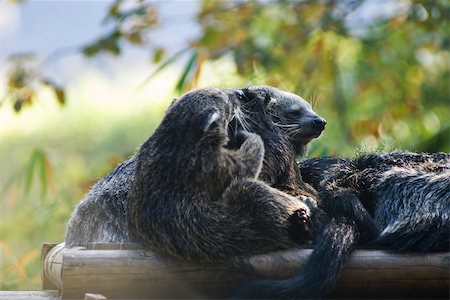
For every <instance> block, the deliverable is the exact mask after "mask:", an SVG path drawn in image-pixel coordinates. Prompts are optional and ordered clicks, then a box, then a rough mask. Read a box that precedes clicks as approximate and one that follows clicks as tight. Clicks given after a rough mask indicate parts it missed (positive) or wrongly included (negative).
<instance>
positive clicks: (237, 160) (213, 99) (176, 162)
mask: <svg viewBox="0 0 450 300" xmlns="http://www.w3.org/2000/svg"><path fill="white" fill-rule="evenodd" d="M230 93H231V94H233V92H232V91H222V90H218V89H203V90H197V91H194V92H191V93H188V94H186V95H184V96H183V97H182V98H181V99H179V100H178V101H176V102H175V103H174V104H173V105H172V106H171V107H170V108H169V110H168V111H167V113H166V115H165V117H164V119H163V120H162V122H161V124H160V125H159V127H158V128H157V129H156V131H155V132H154V133H153V135H152V136H151V137H150V138H149V139H148V140H147V141H146V142H144V144H143V145H142V146H141V148H140V149H139V151H138V153H137V154H136V170H135V175H134V177H135V178H134V181H133V182H132V184H131V188H130V191H129V193H128V198H127V199H128V216H129V230H130V237H131V239H133V240H139V241H140V242H142V243H143V244H144V245H145V246H147V247H149V248H151V249H153V250H155V251H156V252H159V253H163V254H165V255H169V256H172V257H175V258H179V259H183V260H191V261H214V262H217V261H227V260H229V259H230V258H232V257H239V256H244V255H245V256H247V255H252V254H257V253H264V252H268V251H273V250H279V249H287V248H292V247H295V246H296V244H295V243H294V242H293V241H292V240H291V239H290V238H289V234H288V231H289V228H290V226H292V220H291V218H292V216H294V217H295V218H296V219H297V222H296V226H298V225H299V224H300V225H301V226H303V227H304V228H303V229H304V230H303V231H304V232H305V233H307V232H308V230H307V229H308V223H309V219H310V215H311V209H313V208H314V200H313V199H312V198H310V197H307V196H298V197H293V196H290V195H288V194H287V193H284V192H282V191H280V190H277V189H274V188H272V187H270V186H269V185H268V184H267V183H264V182H263V181H261V180H258V175H259V174H260V171H261V168H262V166H263V160H264V152H265V150H264V142H263V140H262V139H261V137H260V136H258V135H257V134H254V133H250V132H248V131H243V130H240V131H238V132H235V133H234V134H229V131H230V124H233V123H232V120H233V118H234V116H235V112H236V110H237V109H238V107H237V106H236V101H234V100H233V98H234V97H233V96H234V95H230ZM230 138H232V139H235V140H234V141H232V142H231V143H230ZM230 145H233V146H230Z"/></svg>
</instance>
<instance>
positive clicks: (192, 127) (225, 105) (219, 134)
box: [160, 88, 234, 145]
mask: <svg viewBox="0 0 450 300" xmlns="http://www.w3.org/2000/svg"><path fill="white" fill-rule="evenodd" d="M233 106H234V103H233V102H231V101H229V96H228V95H226V94H225V93H224V92H223V91H222V90H220V89H214V88H208V89H199V90H195V91H191V92H189V93H186V94H185V95H183V96H182V97H181V98H180V99H178V100H174V101H173V102H172V104H171V105H170V107H169V108H168V110H167V112H166V115H165V117H164V119H163V121H162V123H161V126H160V127H161V128H164V129H165V131H170V135H169V136H168V138H169V137H174V138H173V139H172V140H176V141H184V140H185V141H189V143H191V144H193V145H194V144H202V143H208V144H211V143H212V144H225V143H226V142H227V140H228V133H227V128H228V124H229V123H230V122H231V120H232V119H233V116H234V114H233V112H234V108H233Z"/></svg>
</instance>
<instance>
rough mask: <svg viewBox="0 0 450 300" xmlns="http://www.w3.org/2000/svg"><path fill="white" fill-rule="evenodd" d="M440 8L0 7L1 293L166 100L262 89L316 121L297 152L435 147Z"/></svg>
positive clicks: (442, 42)
mask: <svg viewBox="0 0 450 300" xmlns="http://www.w3.org/2000/svg"><path fill="white" fill-rule="evenodd" d="M449 13H450V2H449V1H448V0H435V1H431V0H430V1H428V0H422V1H420V0H418V1H412V0H365V1H364V0H360V1H358V0H342V1H336V0H334V1H333V0H322V1H308V0H304V1H281V0H280V1H263V0H261V1H257V0H254V1H225V0H224V1H207V0H199V1H193V0H192V1H191V0H186V1H181V0H180V1H162V0H161V1H98V2H96V1H63V0H61V1H1V2H0V66H1V67H0V170H1V172H0V285H1V286H0V289H2V290H33V289H40V275H39V274H40V273H39V272H40V266H39V261H40V257H39V256H40V248H41V245H42V243H44V242H47V243H51V242H55V243H57V242H61V241H63V239H64V228H65V223H66V222H67V220H68V217H69V215H70V212H71V210H72V209H73V207H74V206H75V205H76V204H77V203H78V201H79V200H80V199H81V198H82V197H83V195H84V194H85V193H86V192H87V191H88V190H89V188H90V186H91V185H92V184H93V183H95V182H96V181H97V180H98V179H99V178H101V177H102V176H105V175H106V174H107V173H108V172H109V171H110V170H111V169H113V168H114V167H115V166H116V165H117V164H118V163H119V162H121V161H122V160H124V159H126V158H127V157H129V156H130V155H132V154H133V153H134V151H135V149H136V148H137V147H138V146H139V144H141V143H142V142H143V141H144V140H145V139H146V138H147V137H148V136H149V135H150V134H151V133H152V131H153V130H154V128H155V126H157V124H158V122H159V121H160V120H161V118H162V116H163V114H164V111H165V109H166V107H167V106H168V104H169V103H170V101H171V100H172V99H173V98H174V97H178V96H179V95H181V94H182V93H183V92H185V91H187V90H190V89H193V88H198V87H206V86H216V87H236V86H247V85H256V84H268V85H272V86H275V87H278V88H280V89H282V90H287V91H290V92H293V93H297V94H299V95H301V96H302V97H303V98H305V99H308V100H309V101H311V103H312V105H313V107H314V109H315V110H316V111H317V112H318V113H319V114H320V115H321V116H323V117H324V118H326V119H327V121H328V125H327V128H326V130H325V132H324V134H323V135H322V137H321V138H319V139H318V140H317V141H315V142H314V143H313V145H312V146H311V148H310V151H309V153H308V156H310V157H314V156H323V155H341V156H349V157H352V156H354V155H356V154H357V153H360V152H364V151H375V150H380V151H390V150H395V149H402V150H411V151H427V152H435V151H445V152H449V151H450V90H449V70H450V67H449V62H450V52H449V45H450V34H449V28H450V27H449V26H448V25H449V24H448V20H449Z"/></svg>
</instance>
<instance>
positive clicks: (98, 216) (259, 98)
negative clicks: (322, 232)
mask: <svg viewBox="0 0 450 300" xmlns="http://www.w3.org/2000/svg"><path fill="white" fill-rule="evenodd" d="M223 91H224V92H225V93H227V94H228V95H229V96H230V97H231V98H232V99H233V100H232V101H235V105H236V107H235V108H236V109H235V111H234V115H235V116H234V118H233V119H232V120H231V121H230V125H229V130H230V135H231V136H233V135H234V134H236V133H237V132H238V131H239V130H246V131H249V132H254V133H257V134H258V135H260V136H261V138H262V140H263V142H264V148H265V157H264V161H263V167H262V170H261V172H260V174H259V179H260V180H262V181H264V182H266V183H268V184H269V185H270V186H272V187H274V188H277V189H280V190H282V191H285V192H287V193H288V194H290V195H293V196H300V195H305V196H311V197H313V198H314V197H316V194H315V190H314V189H313V188H312V187H311V186H310V185H307V184H305V183H304V182H303V180H302V179H301V175H300V172H298V168H297V165H296V163H295V157H296V155H297V154H298V153H297V154H296V153H295V151H293V150H292V145H294V143H293V142H292V141H291V139H295V140H296V141H297V142H296V143H295V145H296V147H297V149H298V151H300V152H302V153H303V152H304V151H305V149H306V146H307V144H308V143H309V141H310V140H311V139H312V138H314V137H317V136H318V135H320V133H321V132H322V130H323V129H324V126H325V121H324V120H323V119H321V118H320V116H318V115H317V114H316V113H315V112H314V111H313V110H312V109H311V106H309V104H308V103H307V102H306V101H305V100H303V99H301V98H300V97H299V96H297V95H294V94H291V93H286V92H282V91H280V90H278V89H275V88H272V87H267V86H258V87H250V88H246V89H226V90H223ZM174 103H175V102H174ZM274 103H276V105H275V104H274ZM268 106H270V110H268V109H267V107H268ZM284 111H286V112H289V114H287V113H286V114H285V113H284ZM294 112H296V113H294ZM283 115H286V116H287V117H288V118H290V119H289V122H290V124H291V125H289V126H287V125H286V123H287V121H288V119H286V120H280V118H281V116H283ZM272 116H276V118H277V120H278V122H273V120H272ZM319 120H322V121H319ZM319 123H320V124H319ZM284 130H287V132H289V134H287V133H284ZM235 140H237V139H231V140H230V141H229V147H231V148H232V147H233V145H232V144H233V141H235ZM234 147H236V145H234ZM135 169H136V156H132V157H131V158H130V159H128V160H127V161H125V162H124V163H122V164H121V165H119V166H118V167H117V168H116V169H115V170H113V171H112V172H111V173H110V174H108V175H107V176H106V177H104V178H102V179H100V180H99V181H98V183H97V184H95V185H94V186H93V187H92V189H91V191H90V192H89V193H88V194H87V195H86V196H85V198H84V199H83V200H82V201H81V202H80V203H79V204H78V206H77V207H76V209H75V210H74V212H73V213H72V216H71V218H70V220H69V222H68V225H67V230H66V239H65V243H66V246H67V247H69V248H70V247H74V246H86V245H87V244H88V243H90V242H109V243H125V242H129V241H130V239H129V237H128V221H127V213H126V207H127V200H126V198H127V195H128V191H129V189H130V186H131V184H132V182H133V181H134V172H135ZM291 234H292V235H295V236H297V237H296V239H298V238H299V237H302V236H303V234H301V233H300V234H299V233H298V231H295V230H294V231H293V232H291Z"/></svg>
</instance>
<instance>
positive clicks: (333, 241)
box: [233, 219, 358, 299]
mask: <svg viewBox="0 0 450 300" xmlns="http://www.w3.org/2000/svg"><path fill="white" fill-rule="evenodd" d="M357 236H358V231H357V227H356V226H355V225H354V224H353V223H350V222H348V221H347V220H346V219H345V220H344V219H339V220H332V221H331V222H330V223H328V224H327V225H326V226H325V228H324V231H323V232H322V233H321V235H320V236H319V237H318V239H317V242H316V244H315V246H314V249H313V252H312V254H311V256H310V258H309V259H308V261H307V263H306V264H305V266H304V267H303V268H302V269H301V270H300V271H299V272H298V273H297V274H295V275H294V276H293V277H291V278H289V279H286V280H257V281H254V282H250V283H247V284H244V285H242V286H240V287H238V288H237V289H236V290H235V291H234V295H233V298H235V299H242V298H247V299H271V298H276V299H299V298H306V299H319V298H322V297H324V296H325V295H326V294H327V292H328V291H329V290H330V289H331V288H332V287H333V286H334V284H335V283H336V281H337V278H338V277H339V274H340V272H341V269H342V267H343V266H344V265H345V263H346V262H347V260H348V258H349V257H350V254H351V252H352V250H353V248H354V245H355V243H356V241H357V240H358V237H357Z"/></svg>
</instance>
